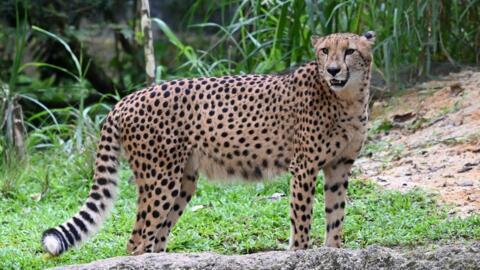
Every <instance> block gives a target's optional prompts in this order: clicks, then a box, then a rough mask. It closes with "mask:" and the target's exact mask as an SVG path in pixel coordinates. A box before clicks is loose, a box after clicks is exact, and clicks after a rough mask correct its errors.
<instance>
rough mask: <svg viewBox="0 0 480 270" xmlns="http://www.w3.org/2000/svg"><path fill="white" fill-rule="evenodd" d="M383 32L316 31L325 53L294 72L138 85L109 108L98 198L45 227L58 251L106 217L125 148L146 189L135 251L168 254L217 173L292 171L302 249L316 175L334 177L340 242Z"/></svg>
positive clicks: (295, 233)
mask: <svg viewBox="0 0 480 270" xmlns="http://www.w3.org/2000/svg"><path fill="white" fill-rule="evenodd" d="M374 39H375V35H374V33H373V32H367V33H365V34H364V35H361V36H360V35H356V34H351V33H337V34H331V35H328V36H325V37H316V36H314V37H312V45H313V47H314V49H315V52H316V54H315V55H316V60H315V61H312V62H309V63H306V64H304V65H302V66H300V67H298V68H297V69H295V70H294V71H292V72H291V73H289V74H284V75H243V76H225V77H209V78H194V79H181V80H173V81H169V82H165V83H163V84H160V85H155V86H151V87H148V88H146V89H143V90H140V91H137V92H135V93H132V94H130V95H128V96H126V97H124V98H123V99H122V100H120V101H119V102H118V103H117V104H116V105H115V107H114V108H113V110H112V111H111V112H110V113H109V114H108V116H107V118H106V121H105V123H104V125H103V128H102V130H101V139H100V141H99V143H98V147H97V156H96V161H95V166H96V167H95V168H96V169H95V174H94V181H93V185H92V187H91V190H90V193H89V196H88V199H87V200H86V202H85V204H84V205H83V206H82V207H81V209H80V211H79V212H78V213H77V214H75V215H74V216H73V217H72V218H71V219H69V220H68V221H66V222H65V223H63V224H62V225H59V226H57V227H55V228H51V229H48V230H46V231H45V232H44V233H43V237H42V243H43V246H44V248H45V250H46V251H47V252H49V253H50V254H52V255H58V254H60V253H62V252H64V251H66V250H67V249H68V248H69V247H71V246H74V245H76V244H78V243H80V242H81V241H83V240H85V239H87V237H88V236H90V235H92V234H93V233H94V232H95V231H97V230H98V229H99V227H100V225H101V224H102V222H103V221H104V219H105V218H106V215H107V212H109V210H110V209H111V208H112V204H113V201H114V198H115V195H116V192H117V187H118V166H119V160H118V158H119V155H120V149H121V148H123V149H124V152H125V156H126V157H127V160H128V163H129V165H130V167H131V169H132V170H133V173H134V177H135V182H136V185H137V191H138V206H137V207H138V210H137V217H136V222H135V225H134V228H133V231H132V234H131V237H130V240H129V241H128V243H127V250H128V252H129V253H130V254H142V253H145V252H162V251H165V247H166V243H167V238H168V235H169V233H170V230H171V229H172V227H173V226H174V225H175V223H176V222H177V220H178V218H179V217H180V216H181V215H182V213H183V211H184V209H185V206H186V205H187V203H188V202H189V201H190V199H191V198H192V195H193V193H194V191H195V188H196V184H197V180H198V175H199V172H202V173H203V174H204V175H205V176H206V177H207V178H209V179H232V178H241V179H246V180H261V179H265V178H271V177H273V176H275V175H278V174H279V173H282V172H285V171H289V172H290V173H291V174H292V175H293V176H292V179H291V180H290V187H291V197H290V222H291V233H290V234H291V235H290V246H289V248H290V249H292V250H297V249H305V248H308V246H309V240H310V237H309V233H310V229H311V220H312V210H313V201H314V195H315V181H316V178H317V174H318V173H319V171H320V170H322V169H323V172H324V175H325V184H324V190H325V212H326V236H325V243H326V245H327V246H330V247H340V246H341V238H342V224H343V220H344V211H345V194H346V192H347V187H348V175H349V173H350V169H351V167H352V164H353V163H354V160H355V158H356V157H357V156H358V154H359V152H360V149H361V147H362V144H363V141H364V139H365V134H366V129H367V128H366V123H367V103H368V99H369V81H370V69H371V63H372V45H373V43H374Z"/></svg>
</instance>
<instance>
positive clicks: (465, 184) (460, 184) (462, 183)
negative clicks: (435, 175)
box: [457, 180, 473, 187]
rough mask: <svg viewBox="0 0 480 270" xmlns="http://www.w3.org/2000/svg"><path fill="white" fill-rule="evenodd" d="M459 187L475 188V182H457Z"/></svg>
mask: <svg viewBox="0 0 480 270" xmlns="http://www.w3.org/2000/svg"><path fill="white" fill-rule="evenodd" d="M457 185H459V186H461V187H471V186H473V181H472V180H462V181H459V182H457Z"/></svg>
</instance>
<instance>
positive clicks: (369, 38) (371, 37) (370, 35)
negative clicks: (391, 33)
mask: <svg viewBox="0 0 480 270" xmlns="http://www.w3.org/2000/svg"><path fill="white" fill-rule="evenodd" d="M361 39H362V40H364V41H366V42H367V44H368V45H370V46H372V45H373V44H374V43H375V32H373V31H367V32H365V33H364V34H363V36H362V37H361Z"/></svg>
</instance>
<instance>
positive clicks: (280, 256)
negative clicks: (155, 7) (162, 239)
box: [57, 242, 480, 270]
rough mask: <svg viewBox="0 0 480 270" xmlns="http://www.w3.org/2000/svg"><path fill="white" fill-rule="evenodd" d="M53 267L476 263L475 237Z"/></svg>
mask: <svg viewBox="0 0 480 270" xmlns="http://www.w3.org/2000/svg"><path fill="white" fill-rule="evenodd" d="M57 269H72V270H74V269H75V270H80V269H82V270H87V269H92V270H93V269H165V270H166V269H192V270H196V269H202V270H214V269H218V270H220V269H230V270H237V269H242V270H243V269H279V270H280V269H285V270H286V269H297V270H315V269H325V270H329V269H332V270H339V269H388V270H393V269H422V270H423V269H425V270H427V269H428V270H432V269H459V270H460V269H461V270H466V269H480V242H477V243H473V244H470V245H463V246H445V247H442V248H439V249H437V250H435V251H425V250H414V251H410V252H408V253H399V252H397V251H394V250H391V249H388V248H382V247H377V246H371V247H368V248H366V249H357V250H349V249H335V248H327V247H322V248H318V249H309V250H300V251H270V252H260V253H255V254H248V255H233V256H226V255H218V254H215V253H209V252H205V253H192V254H180V253H156V254H155V253H154V254H144V255H141V256H126V257H117V258H110V259H106V260H100V261H96V262H93V263H89V264H83V265H72V266H64V267H61V268H57Z"/></svg>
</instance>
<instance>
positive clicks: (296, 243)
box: [289, 162, 319, 250]
mask: <svg viewBox="0 0 480 270" xmlns="http://www.w3.org/2000/svg"><path fill="white" fill-rule="evenodd" d="M318 171H319V170H318V169H317V168H309V167H308V166H307V163H306V162H305V163H303V164H299V165H295V166H292V168H291V172H292V174H293V175H294V176H293V178H292V179H291V180H290V198H291V200H290V222H291V227H290V228H291V230H290V246H289V249H291V250H297V249H306V248H308V245H309V241H310V237H309V233H310V228H311V221H312V213H313V201H314V200H315V182H316V178H317V174H318Z"/></svg>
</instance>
